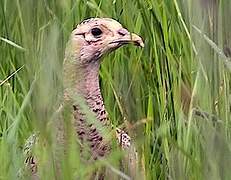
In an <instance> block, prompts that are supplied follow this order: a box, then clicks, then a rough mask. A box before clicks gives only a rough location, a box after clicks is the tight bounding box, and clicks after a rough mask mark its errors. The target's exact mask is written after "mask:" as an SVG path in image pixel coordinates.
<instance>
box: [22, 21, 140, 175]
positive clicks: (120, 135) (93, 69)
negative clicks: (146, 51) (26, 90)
mask: <svg viewBox="0 0 231 180" xmlns="http://www.w3.org/2000/svg"><path fill="white" fill-rule="evenodd" d="M130 43H131V44H134V45H136V46H140V47H143V46H144V44H143V41H142V39H141V37H140V36H138V35H136V34H134V33H130V32H128V30H127V29H125V28H123V27H122V25H121V24H120V23H118V22H117V21H116V20H114V19H110V18H91V19H87V20H84V21H83V22H81V23H80V24H79V25H77V27H76V28H75V29H74V30H73V31H72V33H71V35H70V39H69V41H68V43H67V46H66V51H65V59H64V63H63V89H64V104H65V103H66V104H71V108H72V110H71V111H72V112H71V114H73V124H72V125H73V129H74V131H75V132H76V136H77V137H78V138H79V139H80V141H81V142H83V143H86V144H88V145H89V149H90V154H91V158H92V159H98V158H101V157H104V156H106V155H107V154H109V153H110V150H111V144H110V142H108V141H107V140H106V139H105V138H104V137H103V135H102V134H101V133H100V130H99V129H98V128H99V127H101V126H102V127H106V128H110V122H109V118H108V114H107V112H106V110H105V106H104V102H103V98H102V95H101V92H100V86H99V67H100V63H101V60H102V57H103V56H104V55H105V54H107V53H109V52H112V51H114V50H116V49H117V48H119V47H121V46H123V45H125V44H130ZM75 95H76V96H77V97H82V99H81V98H80V99H81V101H80V102H76V101H74V100H73V96H75ZM81 104H85V105H86V107H87V108H88V109H89V110H90V111H91V112H92V114H93V115H94V116H95V118H96V120H97V122H96V123H92V122H90V121H88V120H87V119H86V118H87V115H86V113H85V112H84V111H83V109H84V107H83V106H82V105H81ZM97 124H98V125H99V126H97ZM60 129H61V130H60ZM62 130H63V128H59V130H58V131H62ZM116 132H117V139H118V141H119V145H120V146H121V147H122V149H126V148H127V147H129V146H130V137H129V136H128V135H127V134H126V133H125V132H124V131H123V130H120V129H118V128H117V129H116ZM58 133H59V132H58ZM61 134H62V133H61ZM61 138H63V136H62V137H61ZM35 139H36V136H35V135H32V136H31V137H30V138H29V140H28V141H27V143H26V146H25V151H26V154H27V155H28V157H27V159H26V164H27V166H30V167H31V169H32V171H36V169H37V164H36V161H35V160H34V157H33V156H30V155H29V154H30V148H31V146H32V145H33V143H34V142H35Z"/></svg>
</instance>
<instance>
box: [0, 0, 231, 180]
mask: <svg viewBox="0 0 231 180" xmlns="http://www.w3.org/2000/svg"><path fill="white" fill-rule="evenodd" d="M89 17H111V18H114V19H116V20H118V21H119V22H120V23H121V24H122V25H123V26H124V27H127V29H128V30H129V31H131V32H135V33H137V34H139V35H141V36H142V37H143V39H144V41H145V48H144V49H139V48H134V47H133V46H131V45H129V46H126V47H123V48H121V49H119V50H117V51H116V52H113V53H112V54H110V55H109V56H107V57H105V59H104V61H103V63H102V65H101V69H100V85H101V89H102V93H103V96H104V101H105V104H106V109H107V111H108V113H109V116H110V119H111V121H112V123H113V124H115V125H117V126H118V125H121V126H124V127H126V128H127V129H128V130H129V132H130V134H131V136H132V139H133V140H134V141H135V144H136V146H137V150H138V155H139V159H140V164H139V167H140V171H142V172H143V173H144V175H145V179H177V180H179V179H216V180H217V179H230V177H231V171H230V167H231V115H230V109H231V106H230V105H231V96H230V92H231V91H230V90H231V88H230V85H231V76H230V71H231V61H230V60H231V59H230V57H231V21H230V19H229V18H230V17H231V1H230V0H172V1H170V0H111V1H109V0H108V1H106V0H105V1H102V0H40V1H37V0H1V1H0V27H1V28H0V80H1V81H0V164H1V165H0V179H15V178H17V177H16V175H17V171H18V169H19V168H20V167H22V166H23V155H22V152H21V147H22V146H23V144H24V143H25V140H26V139H27V138H28V136H29V135H30V134H31V133H32V132H36V131H37V130H39V131H41V130H42V134H43V136H44V137H46V135H48V134H49V130H50V129H49V125H48V122H49V120H50V119H51V117H52V115H53V113H54V111H55V109H56V107H57V104H58V103H59V102H58V101H57V99H58V98H57V97H58V96H59V95H60V92H61V87H62V83H61V80H62V73H61V72H62V62H63V58H64V50H65V44H66V42H67V40H68V38H69V34H70V32H71V31H72V30H73V28H74V27H76V25H77V24H78V23H79V22H81V21H82V20H83V19H86V18H89ZM39 153H40V156H41V157H43V158H42V159H43V160H44V161H45V160H48V159H49V151H46V150H43V149H42V148H41V149H40V150H39ZM73 156H74V155H73ZM73 159H75V158H73ZM77 159H78V158H77ZM41 164H42V163H41ZM73 164H75V167H76V169H74V170H68V167H69V166H70V167H71V166H72V165H73ZM66 165H67V168H66V172H64V177H63V179H65V178H66V179H85V178H86V177H87V176H86V174H87V173H89V171H92V169H91V168H89V167H88V168H86V167H84V165H81V164H79V161H73V162H72V161H70V162H67V163H66ZM68 165H69V166H68ZM48 167H49V166H48V165H45V166H44V168H42V170H41V172H44V173H42V179H55V175H54V174H55V172H54V171H52V168H51V169H49V168H48ZM56 179H57V177H56ZM61 179H62V178H61ZM137 179H138V178H137Z"/></svg>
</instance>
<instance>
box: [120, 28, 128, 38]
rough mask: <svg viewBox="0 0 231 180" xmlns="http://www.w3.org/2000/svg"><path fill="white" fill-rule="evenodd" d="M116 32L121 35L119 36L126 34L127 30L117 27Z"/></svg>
mask: <svg viewBox="0 0 231 180" xmlns="http://www.w3.org/2000/svg"><path fill="white" fill-rule="evenodd" d="M118 34H119V35H121V36H125V35H126V34H128V30H127V29H124V28H122V29H119V30H118Z"/></svg>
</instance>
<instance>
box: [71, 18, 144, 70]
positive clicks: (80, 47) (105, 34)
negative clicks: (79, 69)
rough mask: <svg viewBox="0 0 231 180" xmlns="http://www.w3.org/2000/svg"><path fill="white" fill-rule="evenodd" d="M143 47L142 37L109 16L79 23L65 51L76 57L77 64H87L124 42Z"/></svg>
mask: <svg viewBox="0 0 231 180" xmlns="http://www.w3.org/2000/svg"><path fill="white" fill-rule="evenodd" d="M128 43H133V44H135V45H137V46H142V47H143V45H144V44H143V41H142V39H141V38H140V37H139V36H137V35H136V34H133V33H130V32H128V30H127V29H125V28H123V27H122V25H121V24H120V23H118V22H117V21H115V20H113V19H109V18H92V19H88V20H85V21H83V22H82V23H80V24H79V25H78V26H77V27H76V29H74V30H73V31H72V33H71V37H70V40H69V48H68V49H67V50H68V52H67V53H71V54H75V55H76V56H77V57H78V62H77V63H78V64H79V65H82V66H87V65H88V64H89V63H94V62H95V61H98V60H100V59H101V57H102V56H103V55H105V54H107V53H108V52H111V51H113V50H115V49H117V48H119V47H121V46H122V45H124V44H128Z"/></svg>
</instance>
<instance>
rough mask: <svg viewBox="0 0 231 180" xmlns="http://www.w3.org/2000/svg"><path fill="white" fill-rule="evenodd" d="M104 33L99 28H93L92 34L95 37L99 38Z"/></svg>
mask: <svg viewBox="0 0 231 180" xmlns="http://www.w3.org/2000/svg"><path fill="white" fill-rule="evenodd" d="M102 33H103V32H102V31H101V29H99V28H93V29H92V30H91V34H92V35H93V36H95V37H99V36H100V35H101V34H102Z"/></svg>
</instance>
